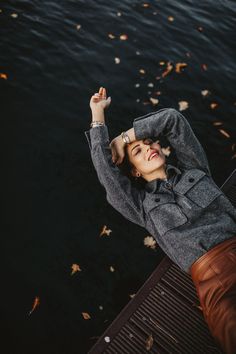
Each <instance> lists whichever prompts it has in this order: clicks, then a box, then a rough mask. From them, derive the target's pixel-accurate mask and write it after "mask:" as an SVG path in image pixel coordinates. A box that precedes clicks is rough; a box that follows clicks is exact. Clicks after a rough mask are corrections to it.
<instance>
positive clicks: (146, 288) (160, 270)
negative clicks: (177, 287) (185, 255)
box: [88, 256, 172, 354]
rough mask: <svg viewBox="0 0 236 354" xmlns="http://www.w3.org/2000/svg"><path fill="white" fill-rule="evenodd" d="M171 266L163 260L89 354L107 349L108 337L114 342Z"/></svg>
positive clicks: (167, 261)
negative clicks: (106, 340) (106, 338)
mask: <svg viewBox="0 0 236 354" xmlns="http://www.w3.org/2000/svg"><path fill="white" fill-rule="evenodd" d="M171 264H172V261H171V260H170V259H169V258H168V257H166V256H165V257H164V258H163V259H162V260H161V262H160V263H159V265H158V267H157V268H156V269H155V270H154V272H153V273H152V274H151V275H150V277H149V278H148V279H147V280H146V281H145V283H144V284H143V285H142V287H141V288H140V289H139V290H138V292H137V293H136V295H135V297H134V298H133V299H131V300H130V301H129V302H128V304H127V305H125V307H124V308H123V309H122V310H121V312H120V313H119V315H118V316H117V317H116V318H115V320H114V321H113V322H112V323H111V324H110V326H109V327H108V328H107V329H106V330H105V332H104V333H103V334H102V336H101V337H100V338H99V339H98V341H97V342H96V343H95V344H94V346H93V347H92V348H91V349H90V351H89V352H88V354H95V353H102V352H103V350H105V349H106V348H107V345H108V343H106V342H105V340H104V338H105V337H106V336H107V337H109V338H110V341H112V339H113V338H114V337H115V336H116V334H117V333H118V332H119V331H120V329H121V328H122V326H123V325H124V324H125V323H126V322H127V320H128V319H129V318H130V316H131V315H132V314H133V313H134V311H135V310H136V309H137V308H138V307H139V305H140V304H141V303H142V302H143V301H144V300H145V298H146V297H147V295H148V294H149V293H150V290H151V289H152V288H153V287H154V286H155V285H156V284H157V282H158V281H159V280H160V279H161V277H162V276H163V274H164V273H165V272H166V271H167V270H168V269H169V268H170V266H171Z"/></svg>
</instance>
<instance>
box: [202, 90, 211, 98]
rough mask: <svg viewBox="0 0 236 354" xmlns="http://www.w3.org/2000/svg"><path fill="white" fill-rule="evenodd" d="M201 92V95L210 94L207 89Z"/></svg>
mask: <svg viewBox="0 0 236 354" xmlns="http://www.w3.org/2000/svg"><path fill="white" fill-rule="evenodd" d="M201 94H202V96H203V97H206V96H209V95H210V91H208V90H202V91H201Z"/></svg>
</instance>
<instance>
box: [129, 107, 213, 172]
mask: <svg viewBox="0 0 236 354" xmlns="http://www.w3.org/2000/svg"><path fill="white" fill-rule="evenodd" d="M133 128H134V133H135V137H136V139H137V140H142V139H144V138H148V137H158V135H159V134H161V133H162V134H163V135H164V136H165V137H166V138H167V139H168V141H169V142H170V144H171V146H172V147H173V148H174V150H175V152H176V156H177V159H178V166H179V167H180V168H181V167H182V168H184V169H191V168H198V169H202V170H203V171H204V172H206V173H207V174H208V175H209V176H211V171H210V167H209V163H208V160H207V156H206V153H205V151H204V149H203V147H202V145H201V143H200V142H199V140H198V139H197V137H196V135H195V134H194V132H193V130H192V128H191V126H190V124H189V122H188V121H187V119H186V118H185V117H184V116H183V115H182V114H181V113H180V112H179V111H177V110H176V109H174V108H163V109H160V110H158V111H156V112H151V113H148V114H146V115H144V116H140V117H137V118H135V119H134V121H133Z"/></svg>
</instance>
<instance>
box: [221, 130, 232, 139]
mask: <svg viewBox="0 0 236 354" xmlns="http://www.w3.org/2000/svg"><path fill="white" fill-rule="evenodd" d="M219 131H220V132H221V134H223V135H224V136H226V138H230V135H229V134H228V133H227V132H226V131H225V130H224V129H219Z"/></svg>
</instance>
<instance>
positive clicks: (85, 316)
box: [82, 312, 91, 320]
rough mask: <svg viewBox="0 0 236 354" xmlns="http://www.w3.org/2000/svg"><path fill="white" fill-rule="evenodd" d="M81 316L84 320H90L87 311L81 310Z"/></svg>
mask: <svg viewBox="0 0 236 354" xmlns="http://www.w3.org/2000/svg"><path fill="white" fill-rule="evenodd" d="M82 316H83V318H84V319H85V320H90V318H91V316H90V315H89V313H87V312H82Z"/></svg>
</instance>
